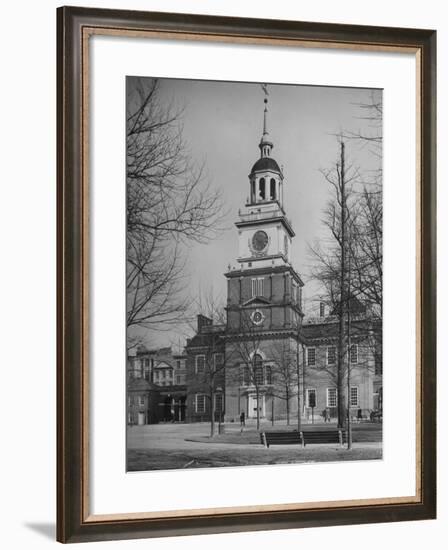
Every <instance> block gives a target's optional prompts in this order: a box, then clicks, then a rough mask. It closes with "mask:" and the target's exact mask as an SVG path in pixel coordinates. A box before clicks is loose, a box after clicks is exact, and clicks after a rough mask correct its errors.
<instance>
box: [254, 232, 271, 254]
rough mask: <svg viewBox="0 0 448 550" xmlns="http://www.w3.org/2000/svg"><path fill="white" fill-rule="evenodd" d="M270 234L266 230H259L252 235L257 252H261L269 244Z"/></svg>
mask: <svg viewBox="0 0 448 550" xmlns="http://www.w3.org/2000/svg"><path fill="white" fill-rule="evenodd" d="M268 241H269V239H268V236H267V234H266V233H265V232H264V231H257V232H256V233H255V235H254V236H253V237H252V246H253V247H254V250H256V251H257V252H261V251H262V250H264V249H265V248H266V247H267V245H268Z"/></svg>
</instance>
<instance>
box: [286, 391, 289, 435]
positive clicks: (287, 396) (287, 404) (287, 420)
mask: <svg viewBox="0 0 448 550" xmlns="http://www.w3.org/2000/svg"><path fill="white" fill-rule="evenodd" d="M286 425H287V426H289V391H288V389H286Z"/></svg>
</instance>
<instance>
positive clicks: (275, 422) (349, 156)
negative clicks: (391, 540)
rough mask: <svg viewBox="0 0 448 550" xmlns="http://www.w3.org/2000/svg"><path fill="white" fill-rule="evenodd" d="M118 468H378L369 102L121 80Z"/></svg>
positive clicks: (372, 111)
mask: <svg viewBox="0 0 448 550" xmlns="http://www.w3.org/2000/svg"><path fill="white" fill-rule="evenodd" d="M126 85H127V96H126V97H127V106H126V107H127V110H126V111H127V120H126V131H127V135H126V147H127V151H126V159H127V166H126V178H127V210H126V212H127V278H126V282H127V354H128V357H127V367H126V387H127V396H126V399H127V469H128V471H144V470H160V469H163V470H165V469H180V468H208V467H224V466H247V465H268V464H288V463H300V462H310V461H312V462H328V461H343V460H350V461H353V460H373V459H381V458H382V419H383V406H382V401H383V400H382V395H383V383H382V91H381V90H379V89H357V88H335V87H317V86H306V85H303V86H297V85H284V84H271V83H240V82H216V81H197V80H176V79H157V78H150V77H127V83H126Z"/></svg>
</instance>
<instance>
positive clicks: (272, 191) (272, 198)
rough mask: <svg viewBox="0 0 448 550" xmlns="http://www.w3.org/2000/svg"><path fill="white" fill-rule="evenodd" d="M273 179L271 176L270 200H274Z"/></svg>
mask: <svg viewBox="0 0 448 550" xmlns="http://www.w3.org/2000/svg"><path fill="white" fill-rule="evenodd" d="M275 199H276V196H275V179H274V178H271V201H275Z"/></svg>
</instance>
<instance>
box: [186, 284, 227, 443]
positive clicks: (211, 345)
mask: <svg viewBox="0 0 448 550" xmlns="http://www.w3.org/2000/svg"><path fill="white" fill-rule="evenodd" d="M195 305H196V308H197V309H196V310H197V311H199V314H200V315H203V317H204V319H207V323H208V326H207V327H206V329H207V330H206V332H205V334H204V344H205V346H204V363H203V365H201V369H200V371H199V372H197V373H196V379H195V384H194V386H195V387H194V388H193V391H196V388H197V387H198V386H199V387H200V388H201V389H203V390H204V391H206V395H207V398H208V400H209V405H210V406H209V411H210V437H213V436H214V435H215V418H216V412H218V414H219V415H220V416H219V418H220V419H221V418H222V413H223V410H222V403H221V406H220V408H219V410H218V411H216V400H217V395H222V396H223V395H224V384H225V371H226V368H227V366H228V363H229V361H228V359H229V357H228V356H227V355H226V348H225V340H224V328H225V309H224V305H223V303H222V300H221V299H220V298H219V297H216V296H215V295H214V294H213V290H212V289H211V290H210V291H209V292H207V293H205V294H204V293H202V292H199V293H198V297H197V299H196V301H195Z"/></svg>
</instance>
